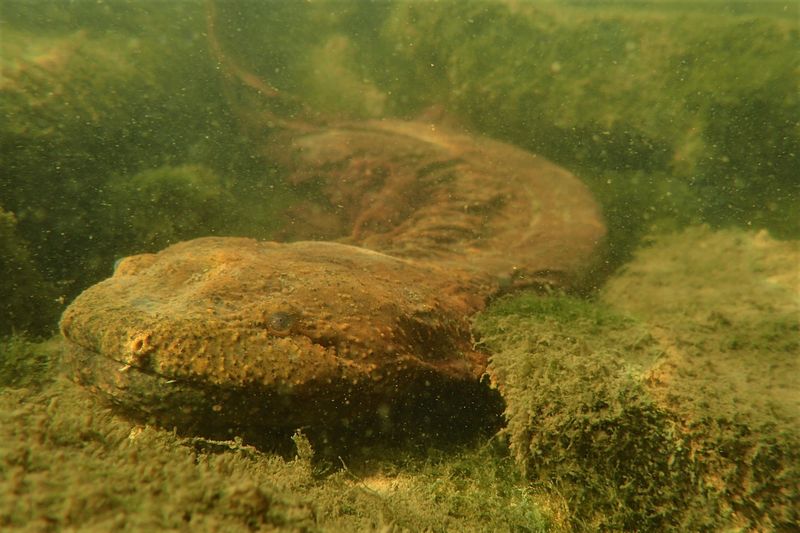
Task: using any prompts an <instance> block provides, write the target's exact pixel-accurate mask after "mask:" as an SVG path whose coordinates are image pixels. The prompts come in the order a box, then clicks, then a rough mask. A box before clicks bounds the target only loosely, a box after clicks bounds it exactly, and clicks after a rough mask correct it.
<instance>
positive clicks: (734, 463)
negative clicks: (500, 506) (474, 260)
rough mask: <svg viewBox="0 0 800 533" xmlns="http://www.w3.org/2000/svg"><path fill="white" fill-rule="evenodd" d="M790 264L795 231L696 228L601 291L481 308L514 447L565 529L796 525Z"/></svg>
mask: <svg viewBox="0 0 800 533" xmlns="http://www.w3.org/2000/svg"><path fill="white" fill-rule="evenodd" d="M799 259H800V250H798V248H797V243H796V242H794V241H793V242H779V241H775V240H772V239H770V238H769V237H768V236H767V235H766V234H763V233H762V234H752V233H744V232H741V231H727V232H712V231H710V230H709V229H708V228H692V229H689V230H687V231H685V232H682V233H678V234H673V235H665V236H661V237H658V238H655V239H654V240H653V242H651V243H650V245H649V246H648V247H645V248H642V249H640V250H638V251H637V254H636V258H635V259H634V261H633V262H631V263H629V264H628V265H626V266H625V267H624V268H623V269H622V271H621V272H619V273H617V274H616V275H615V276H614V277H612V279H611V280H609V282H608V284H607V285H606V286H605V287H604V288H603V289H602V291H601V293H600V295H599V296H598V298H597V300H596V301H587V300H580V299H576V298H574V297H570V296H566V295H561V296H559V295H551V296H541V295H533V294H521V295H517V296H513V297H508V298H506V299H501V300H499V301H497V302H495V304H494V305H493V306H492V307H491V308H490V309H489V310H487V312H486V313H485V314H483V315H481V316H479V317H478V318H477V320H476V329H477V330H478V331H479V332H480V333H481V334H482V339H483V341H482V342H484V343H485V344H486V345H487V346H488V347H490V348H491V350H492V351H493V355H492V359H491V363H490V367H489V373H490V375H491V376H492V379H493V381H494V382H495V383H496V385H497V386H498V388H499V389H500V391H501V393H502V395H503V397H504V399H505V400H506V418H507V421H508V424H507V427H506V428H505V430H504V432H505V433H507V434H508V438H509V441H510V446H511V451H512V453H513V455H514V457H515V458H516V460H517V462H518V463H519V464H520V465H521V466H522V467H523V468H524V469H525V471H526V472H527V475H528V476H529V477H530V478H531V479H532V480H538V481H540V482H548V483H551V484H552V485H554V486H555V487H558V490H559V491H560V492H561V493H562V494H563V495H564V496H565V498H566V500H567V502H568V504H569V509H570V513H571V514H570V517H571V522H572V524H573V526H575V527H577V528H579V529H586V530H597V529H598V528H600V529H611V530H631V529H637V530H652V531H655V530H663V529H671V528H678V529H681V530H702V529H709V528H710V529H719V528H732V527H738V528H745V529H751V528H756V529H759V528H765V529H770V530H772V529H776V530H781V529H784V528H788V527H789V525H790V524H793V523H795V522H796V520H797V518H798V517H797V509H798V502H799V501H800V487H799V486H798V482H797V480H798V479H800V478H798V474H799V473H798V471H797V465H798V464H800V462H799V461H798V453H797V450H798V443H800V434H798V433H797V430H796V428H797V427H798V423H799V422H800V420H798V416H797V413H798V412H800V409H798V407H800V396H798V394H797V389H796V383H795V376H796V375H797V372H798V364H800V360H799V359H798V357H797V346H798V344H797V343H798V341H800V321H799V320H798V316H800V309H798V301H797V290H798V289H799V288H800V285H798V276H797V270H796V266H797V264H798V260H799Z"/></svg>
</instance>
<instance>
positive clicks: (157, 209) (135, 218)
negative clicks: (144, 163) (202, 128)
mask: <svg viewBox="0 0 800 533" xmlns="http://www.w3.org/2000/svg"><path fill="white" fill-rule="evenodd" d="M106 201H107V202H108V203H109V207H110V209H109V210H108V216H109V218H110V219H111V220H112V221H113V223H112V227H113V228H114V231H115V233H116V234H117V236H119V234H122V235H126V236H127V242H124V243H119V245H118V250H119V251H120V252H123V251H125V250H131V249H136V248H139V249H145V250H153V251H155V250H158V249H161V248H163V247H165V246H167V245H169V244H173V243H176V242H179V241H182V240H186V239H190V238H192V237H198V236H202V235H214V234H219V233H221V232H231V231H233V230H234V229H235V228H236V227H237V225H238V222H237V221H236V220H235V219H236V217H237V216H239V215H237V212H236V211H237V209H236V199H235V198H234V196H233V194H232V193H231V192H230V191H229V190H228V188H227V187H226V186H225V184H224V183H223V181H222V179H220V177H219V176H217V175H216V174H215V173H214V172H213V171H211V170H210V169H208V168H206V167H202V166H199V165H181V166H163V167H159V168H155V169H151V170H145V171H143V172H140V173H138V174H135V175H133V176H120V177H117V178H115V179H114V180H112V181H111V182H110V184H109V190H108V191H107V194H106Z"/></svg>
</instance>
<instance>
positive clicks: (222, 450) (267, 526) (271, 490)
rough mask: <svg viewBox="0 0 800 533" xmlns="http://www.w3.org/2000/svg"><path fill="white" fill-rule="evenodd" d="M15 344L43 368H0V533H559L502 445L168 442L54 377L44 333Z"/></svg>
mask: <svg viewBox="0 0 800 533" xmlns="http://www.w3.org/2000/svg"><path fill="white" fill-rule="evenodd" d="M15 342H17V344H16V346H17V347H19V351H20V352H25V353H26V354H28V357H30V358H29V359H28V360H29V361H33V360H36V361H42V362H44V361H47V364H46V365H45V366H43V367H41V368H40V367H38V366H37V367H36V368H34V367H33V366H31V365H18V366H17V367H16V369H15V370H14V371H15V372H18V374H17V377H18V378H22V379H18V380H14V379H13V378H12V379H11V380H10V381H9V380H7V379H6V378H7V374H6V373H5V372H4V371H3V370H0V380H3V381H2V382H0V385H2V386H0V527H2V528H4V529H9V528H10V529H23V530H26V529H30V530H33V529H40V528H43V527H45V526H46V527H47V528H56V529H68V528H77V529H84V530H109V529H121V530H126V529H130V530H144V529H147V530H164V529H186V528H190V529H192V530H193V531H219V530H221V529H224V530H225V531H253V530H259V529H262V530H281V531H331V532H335V531H376V530H396V531H432V532H445V531H454V530H457V531H510V530H518V531H536V532H539V531H540V532H544V531H566V524H565V523H564V516H565V513H564V509H563V503H562V502H561V500H560V499H559V497H558V496H557V495H553V494H551V493H549V492H548V491H547V490H546V487H531V486H530V485H529V484H528V482H527V480H526V479H525V478H524V477H523V476H522V475H521V474H520V472H519V471H518V470H517V469H516V467H515V465H514V463H513V461H511V460H510V458H509V457H508V453H507V448H506V447H505V446H504V445H503V443H502V441H499V440H498V441H493V442H491V443H489V444H486V443H484V442H479V443H477V444H475V445H473V444H469V445H461V446H459V447H454V449H448V450H442V449H419V450H414V449H409V448H401V447H398V446H392V445H391V443H387V445H386V447H385V448H384V447H371V448H369V449H366V450H364V451H363V452H361V453H358V454H351V455H349V456H343V457H341V458H337V457H328V458H326V457H321V456H320V454H318V453H317V451H316V450H315V449H314V448H313V445H312V444H311V442H310V441H309V440H308V439H307V438H306V437H305V436H304V434H303V433H301V432H298V433H296V434H295V438H294V439H293V440H294V446H295V449H294V450H293V451H292V452H291V453H288V454H286V456H283V457H282V456H279V455H276V454H274V453H269V452H265V451H259V450H257V449H255V448H253V447H251V446H248V445H247V444H245V443H243V442H242V441H241V440H239V439H232V440H229V441H228V440H226V441H211V440H207V439H202V438H181V437H178V436H177V435H176V434H175V433H174V432H172V431H169V430H162V429H157V428H154V427H152V426H147V425H137V424H135V423H132V422H131V421H130V420H128V419H126V418H122V417H118V416H116V415H114V414H113V413H112V412H111V411H109V410H108V409H107V408H106V407H104V406H102V405H100V404H99V403H98V402H97V401H96V399H95V398H94V397H92V396H91V395H90V394H89V393H88V392H87V391H84V390H83V389H81V388H79V387H77V386H76V385H74V384H72V383H69V382H67V381H66V380H64V379H63V378H62V377H60V376H59V372H60V370H59V349H60V348H59V341H58V339H56V340H55V341H54V342H52V343H49V344H36V345H34V344H24V343H21V341H15ZM12 348H13V346H12ZM5 349H6V346H5V345H3V346H0V354H3V353H4V350H5ZM13 349H14V350H17V348H13ZM0 368H2V367H0ZM41 369H44V370H41ZM30 375H35V376H38V377H37V380H39V378H41V377H43V376H46V380H44V381H41V380H40V382H41V383H42V386H37V387H31V386H29V385H28V384H27V383H29V378H28V377H27V376H30ZM23 387H24V388H23ZM289 444H290V445H291V444H292V441H289Z"/></svg>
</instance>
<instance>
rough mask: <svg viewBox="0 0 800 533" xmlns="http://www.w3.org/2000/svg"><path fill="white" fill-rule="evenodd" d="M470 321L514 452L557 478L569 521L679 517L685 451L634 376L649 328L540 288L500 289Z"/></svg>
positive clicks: (626, 523) (644, 526) (649, 356)
mask: <svg viewBox="0 0 800 533" xmlns="http://www.w3.org/2000/svg"><path fill="white" fill-rule="evenodd" d="M476 325H477V329H478V330H479V331H480V332H481V333H482V335H483V339H484V340H483V342H485V343H486V344H487V346H488V347H489V348H491V349H492V351H493V356H492V360H491V364H490V367H489V373H490V374H491V375H492V379H493V381H494V382H495V383H496V384H497V386H498V387H499V389H500V391H501V393H502V394H503V397H504V398H505V400H506V404H507V407H506V418H507V420H508V425H507V427H506V429H505V431H506V432H507V433H508V435H509V439H510V444H511V449H512V451H513V453H514V456H515V457H516V459H517V461H518V462H519V463H520V464H522V465H524V467H525V469H526V471H527V473H528V475H529V476H530V477H531V478H532V479H536V480H543V481H547V482H550V483H553V484H554V485H555V486H556V487H558V489H559V490H560V491H561V492H562V494H564V495H565V497H566V498H567V501H568V503H569V508H570V512H571V516H572V520H573V522H574V523H575V525H582V526H583V527H585V528H586V529H594V528H597V527H602V528H610V529H617V530H629V529H639V530H655V529H658V528H661V527H667V526H669V525H670V524H676V523H678V521H679V518H678V515H679V513H680V511H679V509H680V508H682V507H683V506H684V505H685V504H686V501H685V499H686V496H685V494H687V489H688V488H689V486H690V485H691V481H690V479H691V473H690V471H689V470H688V468H689V467H688V463H689V461H688V452H689V450H688V448H687V447H685V446H684V445H683V444H682V442H681V438H680V436H679V435H676V430H675V427H674V424H673V423H672V421H671V419H670V417H669V415H668V414H667V413H666V412H665V411H664V410H663V409H660V408H659V407H658V406H657V405H655V404H654V402H653V401H652V400H651V399H650V398H649V396H648V394H647V392H646V391H645V390H644V389H643V387H642V384H641V382H640V380H639V378H638V377H637V373H638V372H640V371H641V368H642V367H643V365H644V364H647V363H648V362H650V361H652V360H654V359H655V358H656V357H657V356H658V347H657V346H656V344H655V342H654V340H653V339H652V337H651V336H650V335H649V334H648V332H647V330H646V329H645V328H643V327H642V326H641V325H640V324H638V323H637V322H636V321H634V320H632V319H630V318H626V317H625V316H623V315H620V314H618V313H615V312H613V311H612V310H610V309H608V308H605V307H604V306H602V305H600V304H592V303H589V302H585V301H582V300H578V299H574V298H571V297H566V296H564V297H541V296H538V295H523V296H518V297H515V298H511V299H508V300H501V301H500V302H498V303H497V304H496V305H495V306H493V307H492V308H491V309H490V310H489V311H488V312H487V313H486V314H484V315H482V316H481V317H479V319H478V320H477V323H476Z"/></svg>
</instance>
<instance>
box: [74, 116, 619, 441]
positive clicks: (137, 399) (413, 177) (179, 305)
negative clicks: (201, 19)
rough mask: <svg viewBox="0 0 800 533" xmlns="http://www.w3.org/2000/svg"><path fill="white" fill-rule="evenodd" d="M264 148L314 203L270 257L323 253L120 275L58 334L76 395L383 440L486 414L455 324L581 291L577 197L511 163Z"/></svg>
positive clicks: (576, 185)
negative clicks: (381, 430)
mask: <svg viewBox="0 0 800 533" xmlns="http://www.w3.org/2000/svg"><path fill="white" fill-rule="evenodd" d="M272 146H274V148H275V151H274V153H273V154H272V157H273V158H274V159H275V160H278V161H281V162H282V163H283V164H285V165H286V167H287V168H288V169H289V173H290V178H289V179H290V180H291V181H292V182H293V183H295V184H297V185H298V186H304V187H310V188H312V189H314V194H313V195H312V196H311V197H312V198H314V200H313V201H312V200H311V199H309V201H308V203H307V204H305V205H303V206H300V207H296V208H295V209H294V210H293V211H291V212H290V213H288V214H287V215H288V219H289V223H288V224H287V226H286V232H285V233H286V238H287V240H292V239H303V238H309V237H311V238H326V239H332V238H336V237H338V238H340V240H341V242H340V243H335V242H309V241H301V242H294V243H283V244H280V243H273V242H256V241H253V240H250V239H240V238H204V239H197V240H194V241H188V242H184V243H179V244H176V245H173V246H171V247H169V248H167V249H166V250H164V251H162V252H160V253H158V254H146V255H140V256H134V257H130V258H127V259H125V260H124V261H123V262H122V263H121V264H120V265H118V267H117V269H116V272H115V274H114V276H113V277H112V278H110V279H108V280H106V281H104V282H101V283H99V284H97V285H95V286H94V287H91V288H90V289H88V290H87V291H85V292H84V293H83V294H82V295H80V296H79V297H78V298H77V299H76V300H75V302H73V303H72V305H70V307H69V308H68V309H67V310H66V312H65V313H64V316H63V318H62V322H61V330H62V332H63V335H64V337H65V338H66V339H67V340H68V341H69V344H70V346H71V350H70V353H71V355H70V358H69V360H70V361H71V363H72V365H73V368H74V369H75V373H76V376H77V378H78V380H79V381H80V382H81V383H83V384H85V385H87V386H88V387H90V388H92V389H94V390H96V391H99V392H101V393H103V394H104V395H106V396H107V397H109V398H111V399H112V400H113V401H114V402H116V403H118V404H120V405H122V406H124V407H126V408H128V409H129V410H131V411H132V412H135V413H138V414H144V415H145V417H146V418H147V419H148V420H152V421H155V422H159V423H162V424H165V425H174V426H178V427H179V428H185V429H187V430H191V431H199V432H204V433H211V434H215V435H225V434H226V432H237V433H241V432H242V431H244V430H248V429H252V428H254V427H257V428H261V429H259V430H258V431H262V430H264V431H266V430H272V429H293V428H296V427H300V426H311V427H323V428H330V427H341V426H349V425H351V424H353V423H354V422H353V421H355V420H369V421H370V422H368V423H367V425H370V424H371V425H372V426H375V425H384V426H385V425H387V424H388V425H392V424H395V423H396V420H397V417H402V416H405V417H411V418H413V415H411V414H409V413H412V412H413V409H410V408H409V405H412V404H415V403H416V404H419V405H424V406H425V409H426V412H431V411H437V410H441V411H442V413H445V414H444V415H443V416H444V417H445V418H447V419H449V420H455V419H457V418H458V416H461V415H459V413H461V414H463V412H464V411H469V412H472V413H485V412H486V409H485V406H486V405H490V404H492V402H494V405H495V408H496V407H497V401H496V398H495V397H494V396H493V395H494V394H496V393H494V392H492V391H489V390H488V388H486V387H484V386H483V385H481V382H480V377H481V376H482V375H483V373H484V370H485V367H486V362H487V361H486V356H485V355H484V354H482V353H480V352H479V351H476V349H475V348H474V345H473V344H474V342H473V339H472V338H471V334H470V317H471V316H472V315H473V314H474V313H475V312H477V311H479V310H481V309H482V308H483V307H484V305H485V303H486V301H487V299H488V298H490V297H491V296H493V295H495V294H497V293H498V292H500V291H502V290H508V289H509V288H514V287H521V286H541V285H555V286H560V287H570V286H571V285H573V284H574V283H576V282H577V281H578V280H580V278H581V275H582V274H583V273H584V272H585V271H586V269H587V268H589V267H590V266H591V264H592V261H593V259H595V258H596V256H597V252H598V248H599V247H600V246H601V244H602V241H603V238H604V235H605V228H604V225H603V222H602V219H601V216H600V214H599V210H598V208H597V206H596V204H595V203H594V201H593V199H592V198H591V196H590V194H589V193H588V191H587V190H586V188H585V187H584V186H583V185H582V184H581V183H580V181H579V180H577V178H575V177H574V176H572V175H571V174H570V173H568V172H567V171H565V170H564V169H561V168H559V167H557V166H555V165H553V164H552V163H549V162H547V161H545V160H543V159H541V158H538V157H536V156H533V155H531V154H529V153H527V152H524V151H522V150H519V149H516V148H514V147H511V146H508V145H505V144H502V143H498V142H495V141H491V140H488V139H482V138H476V137H471V136H467V135H463V134H456V133H447V132H442V131H440V130H439V129H438V128H436V127H434V126H431V125H428V124H422V123H414V122H399V121H382V122H367V123H362V124H355V125H349V126H341V127H335V128H329V129H325V130H319V131H311V132H306V133H302V134H298V133H296V132H295V133H294V134H292V135H291V136H289V137H288V138H285V139H282V140H280V141H279V142H277V141H276V143H274V144H273V145H272ZM287 147H288V149H287ZM492 398H494V399H492ZM476 406H482V407H476ZM496 412H497V410H496V411H495V413H496ZM426 416H427V415H426ZM431 416H432V415H431ZM406 423H407V424H409V425H414V424H415V423H416V421H415V420H407V421H406Z"/></svg>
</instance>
